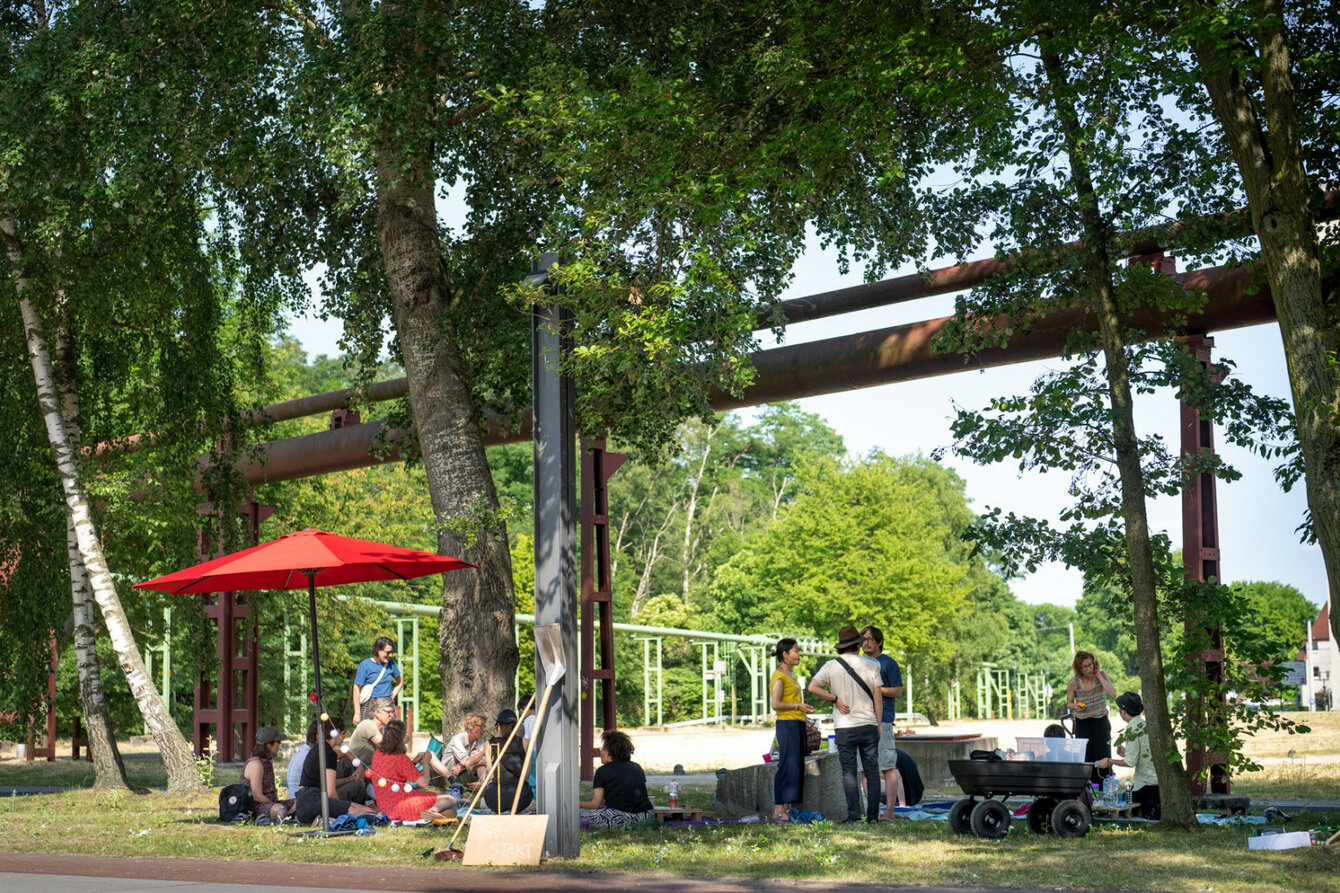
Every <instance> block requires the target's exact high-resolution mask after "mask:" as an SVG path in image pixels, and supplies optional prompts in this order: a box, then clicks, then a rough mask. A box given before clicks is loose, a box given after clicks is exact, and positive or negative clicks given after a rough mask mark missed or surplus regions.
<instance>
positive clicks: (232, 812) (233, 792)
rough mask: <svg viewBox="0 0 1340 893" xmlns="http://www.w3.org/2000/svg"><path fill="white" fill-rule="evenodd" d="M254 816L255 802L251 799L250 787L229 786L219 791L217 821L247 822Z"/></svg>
mask: <svg viewBox="0 0 1340 893" xmlns="http://www.w3.org/2000/svg"><path fill="white" fill-rule="evenodd" d="M255 814H256V801H255V800H253V799H252V797H251V786H250V785H245V784H230V785H228V786H227V787H225V788H224V789H223V790H221V791H219V821H221V822H243V821H249V820H250V819H251V818H253V817H254V816H255Z"/></svg>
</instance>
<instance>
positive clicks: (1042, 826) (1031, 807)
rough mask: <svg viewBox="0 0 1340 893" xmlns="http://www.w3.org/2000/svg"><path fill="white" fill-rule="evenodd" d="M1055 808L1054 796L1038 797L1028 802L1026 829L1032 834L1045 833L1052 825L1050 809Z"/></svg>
mask: <svg viewBox="0 0 1340 893" xmlns="http://www.w3.org/2000/svg"><path fill="white" fill-rule="evenodd" d="M1055 808H1056V798H1054V797H1039V798H1038V799H1036V800H1034V801H1033V802H1032V803H1030V804H1028V830H1029V831H1032V832H1033V833H1034V834H1046V833H1047V832H1048V831H1050V830H1051V827H1052V810H1053V809H1055Z"/></svg>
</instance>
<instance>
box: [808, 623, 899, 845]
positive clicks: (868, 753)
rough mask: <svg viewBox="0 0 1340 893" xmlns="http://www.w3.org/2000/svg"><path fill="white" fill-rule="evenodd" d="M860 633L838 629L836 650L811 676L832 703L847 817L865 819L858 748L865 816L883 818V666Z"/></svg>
mask: <svg viewBox="0 0 1340 893" xmlns="http://www.w3.org/2000/svg"><path fill="white" fill-rule="evenodd" d="M860 649H861V634H860V633H859V632H857V631H856V627H854V626H844V627H842V629H840V630H838V642H837V653H838V656H837V658H836V659H835V660H830V661H829V662H828V663H826V664H824V665H823V666H822V667H820V668H819V672H817V673H815V674H814V677H813V678H812V679H810V685H809V691H810V694H812V695H814V696H816V697H818V698H822V699H823V700H825V701H831V702H832V703H833V708H834V710H833V725H834V727H835V732H836V739H837V749H838V762H839V763H841V764H842V792H843V794H845V795H846V797H847V818H846V819H845V821H847V822H859V821H860V820H861V785H860V783H859V782H858V781H857V778H856V756H857V754H858V753H859V754H860V757H861V764H862V766H863V768H864V769H865V780H866V789H867V790H868V791H870V796H868V797H867V798H866V809H865V813H866V821H868V822H876V821H878V820H879V727H880V717H881V716H882V714H883V698H881V697H878V696H877V695H876V694H875V689H877V688H880V687H881V679H880V676H879V665H878V664H876V663H875V662H874V661H870V660H866V659H865V658H864V657H862V656H861V655H860Z"/></svg>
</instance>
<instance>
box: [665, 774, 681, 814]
mask: <svg viewBox="0 0 1340 893" xmlns="http://www.w3.org/2000/svg"><path fill="white" fill-rule="evenodd" d="M665 793H666V794H667V795H668V796H669V797H670V808H671V809H676V808H678V806H679V782H677V781H672V782H670V784H668V785H667V786H666V788H665Z"/></svg>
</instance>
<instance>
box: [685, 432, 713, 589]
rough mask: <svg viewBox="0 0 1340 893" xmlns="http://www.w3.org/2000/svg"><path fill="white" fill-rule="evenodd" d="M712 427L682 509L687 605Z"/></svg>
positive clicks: (710, 453)
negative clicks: (699, 502) (695, 528)
mask: <svg viewBox="0 0 1340 893" xmlns="http://www.w3.org/2000/svg"><path fill="white" fill-rule="evenodd" d="M712 434H713V431H712V429H710V428H709V429H708V430H707V442H706V443H705V444H703V455H702V458H701V459H700V460H699V461H698V473H697V474H695V475H694V476H693V480H692V481H691V482H690V484H689V504H688V507H687V508H686V509H685V510H684V544H683V547H682V548H681V549H680V552H679V563H680V573H681V578H682V580H683V592H682V593H681V595H680V598H681V599H682V600H683V602H684V605H685V606H686V607H687V606H688V604H689V580H690V579H691V578H692V573H691V570H690V561H689V559H690V556H691V554H692V552H693V518H694V515H696V514H697V512H698V488H699V487H701V486H702V483H703V474H704V473H705V472H706V471H707V457H708V456H711V455H712Z"/></svg>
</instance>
